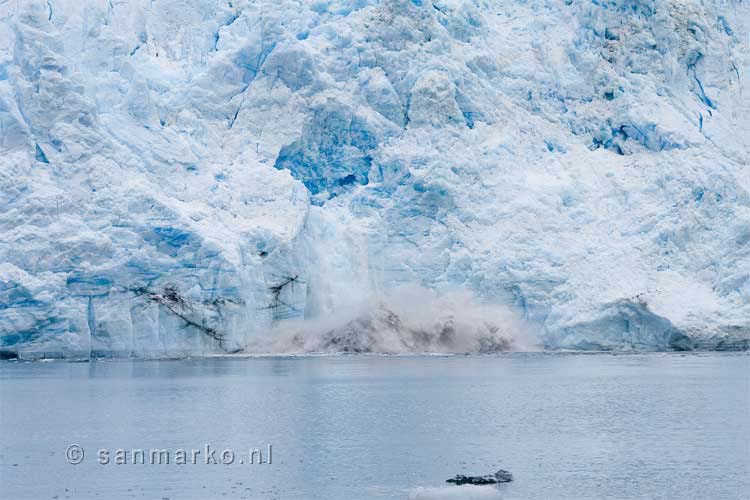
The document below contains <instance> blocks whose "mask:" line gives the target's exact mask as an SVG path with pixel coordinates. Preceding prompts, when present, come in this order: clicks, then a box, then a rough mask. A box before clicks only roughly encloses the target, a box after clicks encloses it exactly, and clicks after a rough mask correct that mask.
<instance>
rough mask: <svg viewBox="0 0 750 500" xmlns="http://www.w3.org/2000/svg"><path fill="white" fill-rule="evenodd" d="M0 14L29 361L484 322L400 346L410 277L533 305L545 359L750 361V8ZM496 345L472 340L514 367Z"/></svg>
mask: <svg viewBox="0 0 750 500" xmlns="http://www.w3.org/2000/svg"><path fill="white" fill-rule="evenodd" d="M0 17H1V18H2V20H1V22H0V151H1V152H2V155H0V207H2V209H1V210H0V235H1V236H0V343H1V344H2V346H0V349H1V350H2V352H3V353H4V355H6V356H9V355H16V354H20V355H21V356H22V357H39V356H50V355H65V356H84V357H87V356H90V355H94V356H96V355H125V356H127V355H136V356H173V355H175V356H177V355H187V354H209V353H217V352H218V353H221V352H236V351H240V350H243V349H247V348H249V346H252V345H255V344H257V339H259V338H263V336H264V335H268V333H269V332H272V331H275V330H276V329H277V328H279V327H280V326H283V325H287V326H288V325H289V324H296V323H290V322H294V321H298V320H301V319H307V320H312V321H318V320H321V319H325V320H326V321H334V322H335V320H336V318H341V321H340V324H338V326H336V325H331V327H330V331H329V332H328V333H326V334H325V335H323V336H322V337H318V338H317V340H316V341H315V342H312V343H310V342H306V341H305V340H304V337H302V338H300V337H299V336H296V337H295V338H296V341H295V342H296V343H295V345H296V346H298V347H299V346H303V347H302V348H304V347H305V346H307V348H309V349H313V350H320V349H322V350H326V349H336V348H337V345H341V343H342V342H343V344H345V345H346V346H348V347H347V349H349V350H359V348H360V347H362V346H364V348H363V349H362V350H368V349H374V350H382V351H388V352H390V351H394V350H396V351H397V350H399V349H400V348H401V347H393V346H394V345H396V346H402V347H403V346H406V347H405V348H406V349H409V348H413V349H416V350H419V349H423V350H444V349H442V348H440V347H439V346H438V345H439V344H440V342H441V341H440V339H441V338H442V337H441V334H442V333H444V332H446V331H450V330H451V328H453V326H448V327H446V325H455V324H456V322H455V321H454V320H455V318H457V317H458V316H460V315H461V314H462V310H461V309H462V308H463V307H464V305H462V303H461V302H456V303H455V306H454V309H455V310H452V309H451V307H450V306H448V305H446V304H444V303H442V302H439V300H438V299H434V297H432V296H430V297H432V298H428V299H425V300H427V301H432V302H431V304H433V305H432V306H430V307H432V308H433V309H435V318H434V325H433V327H431V326H430V325H429V324H428V325H427V326H425V323H424V321H422V322H421V323H420V325H421V326H420V327H419V328H416V329H415V328H410V329H409V333H408V335H405V336H404V335H402V334H399V333H394V332H393V331H394V329H395V330H398V327H397V326H394V325H401V324H403V323H408V322H409V320H405V319H403V318H395V319H394V318H392V317H391V316H390V314H392V313H393V312H392V309H388V308H384V307H383V306H382V304H383V303H384V302H383V301H381V300H380V298H383V297H389V296H390V295H391V291H392V290H394V289H397V288H399V287H401V286H402V285H409V286H419V287H422V288H424V289H427V290H430V293H438V294H439V293H441V292H455V291H464V292H465V293H472V294H473V297H474V300H475V301H476V302H477V304H483V305H476V306H475V307H483V308H484V307H485V305H487V304H492V305H493V307H497V310H498V311H500V310H502V311H503V312H499V313H498V315H497V316H496V317H495V316H494V315H493V314H492V313H489V316H492V318H489V321H490V323H492V321H493V320H497V321H496V322H497V323H498V324H501V326H502V325H507V321H506V320H507V318H508V316H504V314H505V311H506V309H510V311H509V312H507V314H510V315H515V316H517V317H519V318H520V320H521V321H522V322H523V323H524V324H525V325H526V328H527V329H530V330H532V331H537V332H539V333H538V339H539V341H540V342H541V343H542V344H543V345H545V346H547V347H554V348H594V349H602V348H604V349H621V348H625V349H629V348H645V349H694V348H718V349H736V348H747V347H748V343H749V342H750V340H749V339H750V306H749V305H748V303H749V302H750V193H749V191H750V167H749V166H748V162H749V160H750V139H748V138H749V137H750V118H749V117H750V88H748V83H747V82H748V81H750V39H749V35H748V34H749V33H750V31H749V30H748V28H749V27H750V6H749V5H748V3H747V2H745V1H742V0H725V1H713V0H708V1H703V2H698V1H697V0H605V1H599V0H595V1H585V0H550V1H532V2H523V1H513V0H512V1H508V2H489V1H482V0H464V1H461V0H432V1H429V0H413V1H408V0H384V1H369V0H350V1H344V0H315V1H312V0H301V1H292V0H255V1H245V0H232V1H228V0H224V1H220V0H195V1H191V2H183V1H178V0H132V1H125V0H109V1H106V0H41V1H36V0H8V1H5V2H2V3H0ZM435 300H438V302H435ZM436 303H440V304H442V305H443V306H444V307H439V308H435V307H434V304H436ZM362 304H376V305H375V306H373V308H372V309H371V310H370V311H369V312H365V313H363V315H360V316H359V317H358V319H357V318H355V319H352V318H351V313H352V311H356V310H361V308H362ZM377 304H379V305H377ZM472 307H474V306H472ZM488 307H489V306H488ZM412 323H413V322H412ZM464 323H465V322H464ZM458 324H461V321H459V322H458ZM488 325H489V326H481V325H478V326H477V329H478V333H470V334H468V336H466V338H464V337H462V339H463V340H462V341H461V342H458V343H457V344H455V345H456V349H460V350H483V346H484V347H486V346H487V345H490V346H495V347H497V348H508V347H512V345H513V344H512V342H513V341H512V339H511V340H508V338H510V337H512V336H513V332H509V331H505V330H503V331H502V332H501V335H500V336H499V337H497V338H495V337H493V335H495V334H497V333H498V327H497V326H492V324H489V323H488ZM285 328H286V327H285ZM430 328H433V330H434V331H429V330H430ZM299 329H300V332H302V333H301V335H304V330H305V326H304V325H302V326H299ZM368 329H371V330H373V331H375V333H373V331H369V330H368ZM378 330H385V331H388V332H391V333H389V335H391V336H392V337H393V338H394V339H396V340H394V342H395V344H394V343H392V342H391V343H389V342H380V341H378V340H377V331H378ZM357 332H364V333H362V334H361V335H364V337H357V335H360V333H357ZM415 332H416V333H415ZM488 332H489V334H488ZM373 335H374V337H373ZM399 335H400V337H399ZM493 338H494V340H493ZM321 339H323V340H321ZM415 339H416V340H415ZM419 339H422V341H421V342H419V341H418V340H419ZM337 342H338V343H337ZM488 342H489V344H488ZM493 342H494V343H493ZM451 345H452V344H451ZM352 346H354V347H352ZM373 346H375V347H373ZM409 346H411V347H409ZM436 346H438V347H436ZM261 350H262V349H261ZM484 350H486V349H484Z"/></svg>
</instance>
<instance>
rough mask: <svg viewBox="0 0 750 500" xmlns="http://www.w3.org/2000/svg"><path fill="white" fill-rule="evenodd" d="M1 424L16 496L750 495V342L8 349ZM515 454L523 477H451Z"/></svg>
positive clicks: (7, 492) (2, 476) (9, 489)
mask: <svg viewBox="0 0 750 500" xmlns="http://www.w3.org/2000/svg"><path fill="white" fill-rule="evenodd" d="M0 433H1V435H2V440H0V483H2V489H1V490H0V497H3V498H53V497H55V496H57V497H58V498H65V497H69V498H134V497H145V498H164V497H168V498H264V499H266V498H280V499H300V500H313V499H325V500H339V499H341V500H344V499H346V500H350V499H369V498H378V499H394V498H401V499H406V498H462V499H465V498H469V497H472V498H503V499H506V500H511V499H519V500H520V499H524V500H532V499H545V500H547V499H556V500H564V499H576V500H584V499H592V500H593V499H597V500H599V499H603V498H618V499H619V498H623V499H624V498H632V499H642V498H653V499H675V500H676V499H688V498H689V499H703V498H705V499H711V500H723V499H732V500H737V499H744V498H750V479H749V477H750V441H749V440H748V436H750V357H749V356H747V355H719V354H702V355H679V354H648V355H628V356H611V355H566V354H508V355H500V356H468V357H464V356H454V357H382V356H339V357H302V358H251V359H241V358H228V359H227V358H224V359H197V360H183V361H133V362H130V361H109V362H92V363H61V362H55V363H31V364H30V363H17V362H7V363H2V364H0ZM71 443H76V444H80V445H81V446H82V447H83V449H84V450H85V452H86V455H85V458H84V460H83V463H81V464H80V465H71V464H69V463H67V462H66V457H65V450H66V447H67V446H68V445H70V444H71ZM268 444H272V445H273V463H272V464H270V465H268V464H265V465H248V464H247V463H245V464H239V463H237V462H235V463H233V464H232V465H221V464H213V463H212V464H208V465H207V464H205V463H204V462H202V461H200V460H198V461H197V463H196V464H191V463H188V464H187V465H177V464H175V463H174V460H172V462H171V463H170V464H168V465H167V464H161V465H158V464H156V465H150V464H148V463H147V464H143V465H142V464H136V465H133V464H132V463H129V464H128V465H116V464H114V463H113V461H111V462H110V463H109V464H107V465H101V464H99V463H97V451H98V450H99V449H107V450H110V451H113V450H117V449H126V450H132V449H145V450H149V449H168V450H172V451H173V450H176V449H187V450H191V449H195V448H200V449H202V448H204V446H205V445H210V446H211V447H212V448H214V449H217V450H219V451H221V450H223V449H225V448H226V449H231V450H233V451H236V453H237V454H238V455H237V456H238V457H239V456H240V453H246V452H247V451H249V450H250V449H254V448H262V449H266V446H267V445H268ZM112 456H114V455H112ZM498 468H504V469H507V470H510V471H512V472H513V475H514V476H515V478H516V480H515V482H513V483H509V484H504V485H501V486H500V487H499V488H497V489H493V488H489V489H488V488H478V489H473V490H468V489H461V488H455V487H454V488H455V489H454V488H446V487H445V484H444V481H445V479H447V478H449V477H452V476H454V475H456V474H459V473H469V474H487V473H492V472H494V471H495V470H497V469H498ZM469 493H471V494H469Z"/></svg>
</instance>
